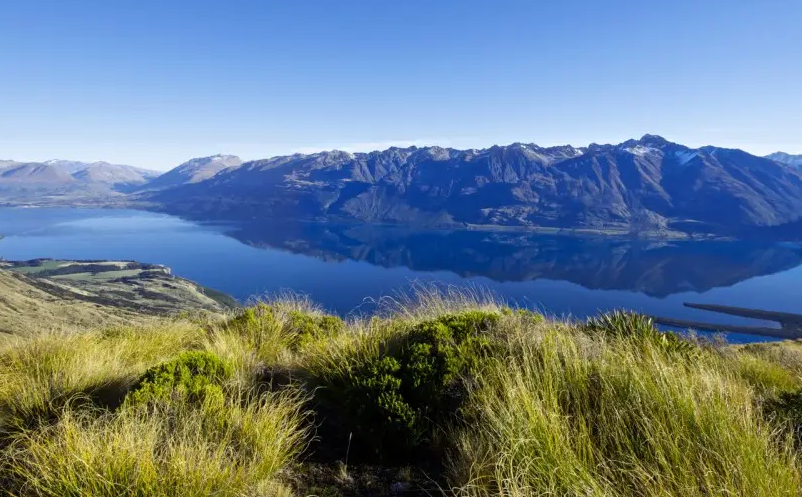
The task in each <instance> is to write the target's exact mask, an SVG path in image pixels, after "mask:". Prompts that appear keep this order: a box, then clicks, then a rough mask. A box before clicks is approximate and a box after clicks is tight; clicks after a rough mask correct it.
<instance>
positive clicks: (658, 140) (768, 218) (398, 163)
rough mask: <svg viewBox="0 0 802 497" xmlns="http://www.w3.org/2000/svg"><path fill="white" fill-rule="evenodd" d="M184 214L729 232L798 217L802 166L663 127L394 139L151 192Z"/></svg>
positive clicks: (263, 163)
mask: <svg viewBox="0 0 802 497" xmlns="http://www.w3.org/2000/svg"><path fill="white" fill-rule="evenodd" d="M143 199H147V200H149V201H151V202H154V203H156V204H158V205H159V206H160V208H162V209H163V210H165V211H167V212H172V213H176V214H181V215H190V216H191V215H200V216H208V217H233V218H237V219H253V218H260V217H273V218H278V217H283V218H287V217H295V218H303V219H317V220H328V219H351V220H355V221H361V222H387V223H400V224H412V225H427V226H437V225H449V226H455V225H463V226H467V225H494V226H507V227H524V228H527V227H545V228H567V227H573V228H588V229H600V230H604V229H624V230H631V231H638V230H645V229H649V230H668V229H679V231H688V230H701V231H712V232H716V233H722V234H723V233H732V232H736V231H739V230H740V229H741V228H759V227H766V226H780V225H784V224H787V223H793V222H796V221H797V220H799V218H800V214H799V213H802V175H800V173H799V172H798V171H794V170H791V169H789V168H787V167H783V166H780V165H779V164H777V163H776V162H775V161H773V160H770V159H766V158H761V157H757V156H754V155H751V154H748V153H746V152H743V151H741V150H738V149H725V148H720V147H713V146H706V147H700V148H690V147H686V146H684V145H681V144H677V143H673V142H670V141H668V140H666V139H664V138H662V137H660V136H657V135H644V136H643V137H642V138H641V139H639V140H627V141H625V142H622V143H619V144H615V145H614V144H604V145H599V144H590V145H589V146H588V147H583V148H576V147H573V146H570V145H566V146H557V147H540V146H538V145H535V144H523V143H513V144H511V145H505V146H499V145H495V146H492V147H489V148H486V149H479V150H477V149H468V150H458V149H451V148H443V147H437V146H432V147H414V146H413V147H407V148H399V147H391V148H388V149H386V150H383V151H373V152H361V153H350V152H343V151H338V150H334V151H323V152H317V153H313V154H293V155H285V156H277V157H271V158H268V159H260V160H254V161H247V162H244V163H243V164H242V165H240V166H238V167H234V168H230V169H227V170H225V171H221V172H220V173H219V174H217V175H215V176H213V177H211V178H209V179H208V180H205V181H201V182H198V183H195V184H191V185H183V186H180V187H177V188H174V189H171V190H167V191H162V192H157V193H153V194H149V195H145V196H144V197H143Z"/></svg>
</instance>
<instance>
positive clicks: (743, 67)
mask: <svg viewBox="0 0 802 497" xmlns="http://www.w3.org/2000/svg"><path fill="white" fill-rule="evenodd" d="M800 19H802V2H800V1H799V0H763V1H757V0H754V1H753V0H737V1H734V0H729V1H720V0H704V1H700V0H693V1H690V0H652V1H642V0H640V1H624V0H608V1H601V0H564V1H548V2H546V1H536V0H529V1H508V0H494V1H478V0H459V1H452V0H437V1H434V0H427V1H419V0H404V1H396V2H394V1H383V0H353V1H349V0H338V1H328V0H318V1H311V0H261V1H237V0H229V1H223V0H220V1H218V2H206V1H202V0H192V1H184V0H170V1H150V0H137V1H133V0H128V1H126V0H120V1H102V0H92V1H89V0H70V1H64V0H55V1H39V0H24V1H23V0H16V1H12V0H5V1H2V2H0V39H2V41H0V74H2V76H0V159H14V160H24V161H43V160H47V159H54V158H59V159H73V160H86V161H94V160H106V161H109V162H115V163H123V164H131V165H135V166H140V167H147V168H151V169H159V170H166V169H169V168H172V167H174V166H176V165H178V164H180V163H181V162H184V161H186V160H188V159H190V158H192V157H201V156H208V155H213V154H216V153H231V154H236V155H239V156H240V157H242V158H243V159H245V160H249V159H257V158H264V157H269V156H273V155H281V154H289V153H294V152H313V151H318V150H323V149H335V148H336V149H341V150H348V151H368V150H374V149H383V148H387V147H389V146H393V145H395V146H406V145H419V146H420V145H441V146H448V147H456V148H482V147H486V146H490V145H492V144H506V143H512V142H516V141H519V142H526V143H537V144H539V145H544V146H546V145H557V144H566V143H568V144H572V145H575V146H584V145H587V144H589V143H591V142H596V143H618V142H621V141H624V140H627V139H629V138H633V137H635V138H637V137H640V136H641V135H643V134H646V133H652V134H659V135H662V136H664V137H666V138H667V139H670V140H672V141H676V142H680V143H684V144H686V145H689V146H701V145H707V144H713V145H719V146H726V147H734V148H742V149H745V150H747V151H749V152H752V153H756V154H761V155H762V154H767V153H770V152H774V151H777V150H782V151H785V152H789V153H802V25H800Z"/></svg>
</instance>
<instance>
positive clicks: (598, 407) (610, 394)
mask: <svg viewBox="0 0 802 497" xmlns="http://www.w3.org/2000/svg"><path fill="white" fill-rule="evenodd" d="M268 306H269V309H268ZM268 310H269V312H268ZM471 310H483V311H487V312H491V313H497V314H498V315H499V316H500V317H499V320H498V324H497V325H495V326H494V328H493V329H492V330H490V332H489V335H488V336H489V337H490V338H492V340H493V341H494V343H495V344H496V345H498V346H497V347H494V348H493V350H494V351H495V352H494V354H495V355H494V356H493V357H492V358H491V359H490V360H489V361H487V362H485V363H484V366H483V367H482V368H479V369H477V370H472V374H473V375H475V377H473V378H471V379H470V381H468V382H466V384H468V385H470V391H469V394H468V396H467V397H466V402H465V404H464V405H462V407H461V410H460V412H459V415H458V416H457V418H456V421H455V422H453V424H451V425H448V426H442V427H439V430H440V432H442V433H445V434H448V438H447V439H446V440H445V443H444V445H445V446H447V448H448V450H447V453H448V457H447V460H446V461H444V465H445V467H446V470H447V471H446V474H444V475H443V477H442V478H439V483H441V484H442V485H443V486H444V487H449V488H453V489H454V493H456V494H458V495H461V496H466V497H468V496H470V497H473V496H477V497H479V496H481V497H484V496H491V495H499V496H505V497H522V496H530V495H532V496H534V495H554V496H569V495H571V496H574V495H575V496H579V495H581V496H593V495H596V496H605V497H606V496H614V497H616V496H621V497H630V496H638V497H641V496H642V497H646V496H666V497H668V496H678V497H679V496H718V495H721V496H735V495H739V496H740V495H746V496H755V497H758V496H775V495H776V496H783V495H789V496H790V495H800V493H802V492H801V491H800V488H802V481H800V479H801V477H800V463H799V455H798V452H797V451H796V449H795V448H794V447H793V444H792V441H791V430H790V429H789V427H788V426H784V425H782V424H780V423H775V421H774V420H773V419H772V418H771V416H767V415H766V413H765V412H764V411H763V407H762V406H763V405H764V403H765V402H767V401H769V400H770V399H772V398H775V397H776V396H777V395H778V394H779V393H782V392H796V391H799V389H800V388H802V379H800V378H801V377H802V346H799V345H798V344H785V345H760V346H749V347H712V346H706V345H702V346H695V347H691V348H687V349H684V348H678V349H669V348H666V347H664V346H661V345H660V343H659V342H655V341H653V340H651V339H649V338H648V334H646V335H637V334H634V335H633V336H628V335H627V333H626V324H625V323H623V326H624V327H623V328H621V329H619V330H617V332H616V335H615V336H611V335H608V334H605V333H603V332H601V331H599V330H596V331H590V330H588V329H586V328H583V327H580V326H577V325H576V324H575V323H570V322H562V321H558V320H554V319H546V320H544V319H542V317H540V316H534V315H532V314H531V313H519V312H515V311H514V310H510V309H509V308H508V307H507V306H506V305H505V303H504V302H501V301H499V300H498V299H496V298H495V297H494V296H493V295H491V294H489V293H487V292H484V291H482V290H480V289H471V290H469V291H465V290H464V289H458V288H456V287H433V286H420V287H419V288H418V293H417V294H416V296H414V297H412V298H410V297H409V296H408V295H404V296H397V297H395V298H386V299H383V300H382V301H381V302H379V305H378V311H377V312H376V313H375V314H373V315H369V316H360V317H354V318H351V319H349V320H348V321H347V323H346V326H345V329H344V330H343V331H340V332H337V333H334V334H331V335H327V336H315V339H314V340H313V341H311V342H310V343H304V344H303V346H301V347H299V346H298V345H297V343H296V344H295V345H291V344H293V343H295V342H294V335H293V334H294V333H296V331H297V330H294V329H293V319H294V316H295V317H297V314H298V313H301V314H310V315H314V316H320V315H321V314H322V311H321V310H320V308H318V307H316V306H314V305H313V304H312V303H310V302H309V301H308V300H306V299H302V298H297V297H292V298H286V297H282V300H279V301H270V302H262V303H258V304H255V305H254V307H252V311H250V314H248V313H246V312H242V313H237V314H235V315H231V316H223V317H220V318H215V319H211V318H210V319H206V320H203V321H198V320H189V319H159V320H153V321H150V322H143V323H137V324H134V325H131V326H125V327H123V326H114V327H110V328H108V327H107V328H103V329H97V330H84V331H81V332H77V333H58V332H43V333H40V334H31V335H30V336H25V337H6V338H4V339H2V340H0V483H3V485H5V487H4V489H3V490H0V495H2V493H3V492H4V491H5V492H6V493H7V494H10V495H20V496H56V495H75V496H78V495H97V496H105V495H109V496H110V495H143V496H144V495H157V496H178V495H198V496H200V495H223V496H261V495H264V496H267V495H276V496H289V495H291V494H292V492H291V489H289V488H288V487H287V486H286V485H285V484H284V483H283V482H284V481H289V480H286V479H285V478H284V476H285V473H286V472H287V471H289V470H288V468H290V467H296V468H297V467H298V466H297V465H296V466H293V464H294V462H297V461H303V460H304V459H303V458H302V457H299V456H300V454H301V453H302V451H303V450H304V447H306V446H307V444H308V443H309V442H310V440H312V439H313V434H314V432H315V430H316V428H317V427H318V426H319V423H320V421H321V420H320V418H315V417H314V416H313V414H314V413H312V414H310V413H308V412H307V410H308V409H310V408H313V407H315V403H314V402H308V399H309V395H310V392H312V391H313V390H314V389H315V388H317V387H319V386H320V384H319V383H317V382H316V381H318V380H320V379H323V380H325V379H326V378H334V379H337V380H338V381H340V380H342V379H347V378H352V377H353V375H354V374H359V372H360V371H361V370H363V369H364V368H363V366H364V365H365V364H371V363H375V360H376V359H377V358H380V357H381V356H382V355H383V354H387V353H388V351H391V350H392V348H393V347H394V346H397V344H398V343H399V339H400V338H401V337H403V336H405V334H406V333H408V332H409V330H410V329H412V328H413V327H415V326H416V325H417V324H419V323H421V322H422V321H426V320H432V319H436V318H439V317H442V316H443V315H445V314H454V313H460V312H464V311H471ZM619 324H621V323H619ZM401 341H402V340H401ZM186 350H204V351H207V352H211V353H213V354H215V355H217V356H218V357H220V358H221V359H222V360H224V361H226V362H227V363H228V364H230V365H231V366H232V369H233V371H234V376H233V380H232V381H231V382H230V384H227V385H224V386H223V391H224V392H225V395H224V396H223V397H216V396H213V397H209V398H208V399H206V400H205V401H203V403H202V404H201V405H193V404H190V403H187V402H183V401H182V402H179V401H176V402H175V403H173V404H164V405H161V404H160V405H158V406H155V407H154V406H150V407H147V408H145V407H141V406H140V407H131V408H127V407H126V406H125V405H122V399H123V397H124V396H125V394H126V393H127V392H128V391H129V389H130V388H131V386H132V385H133V384H134V383H135V382H136V380H137V379H138V378H139V377H140V376H141V375H142V373H143V372H144V371H145V370H146V369H147V368H149V367H151V366H154V365H156V364H159V363H161V362H164V361H167V360H170V359H171V358H173V357H175V356H177V355H178V354H179V353H181V352H183V351H186ZM272 369H277V370H286V371H289V372H291V373H292V374H293V375H295V376H294V377H293V381H290V382H285V383H282V385H280V388H274V386H273V385H272V384H269V382H270V379H269V378H268V377H267V376H266V375H265V371H266V370H272ZM324 383H325V381H324ZM337 401H338V402H348V401H349V399H347V398H342V399H337ZM345 411H347V410H345ZM319 414H320V413H319ZM444 419H445V418H444ZM336 435H337V436H338V437H339V440H341V439H350V434H349V433H340V434H336ZM354 436H359V434H358V433H355V434H354ZM325 442H326V441H325V440H320V441H319V443H325ZM338 443H339V442H338ZM336 449H337V450H336V451H335V452H337V451H339V452H341V450H340V449H342V447H340V446H339V445H338V446H337V447H336ZM339 452H337V453H339ZM332 462H334V461H332ZM418 462H419V461H410V462H409V464H411V465H415V464H416V463H418ZM434 477H435V478H438V477H437V475H435V476H434ZM298 478H299V476H298V475H296V476H295V477H294V479H295V480H297V479H298Z"/></svg>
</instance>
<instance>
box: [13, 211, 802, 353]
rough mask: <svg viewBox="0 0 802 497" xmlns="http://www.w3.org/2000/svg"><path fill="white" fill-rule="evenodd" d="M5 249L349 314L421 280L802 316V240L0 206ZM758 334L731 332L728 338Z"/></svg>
mask: <svg viewBox="0 0 802 497" xmlns="http://www.w3.org/2000/svg"><path fill="white" fill-rule="evenodd" d="M0 235H3V237H4V238H3V239H0V256H2V257H3V258H5V259H8V260H20V259H33V258H39V257H51V258H64V259H128V260H137V261H141V262H150V263H158V264H164V265H166V266H169V267H171V268H172V269H173V272H174V273H175V274H177V275H179V276H182V277H185V278H189V279H191V280H194V281H197V282H198V283H201V284H203V285H206V286H209V287H213V288H216V289H218V290H220V291H223V292H226V293H228V294H230V295H232V296H233V297H235V298H237V299H239V300H241V301H245V300H247V299H248V298H250V297H254V296H260V295H265V294H271V293H276V292H280V291H285V290H290V291H294V292H297V293H301V294H308V295H309V296H310V297H311V298H312V299H313V300H315V301H316V302H318V303H320V304H321V305H323V306H324V307H325V308H326V309H328V310H330V311H332V312H336V313H339V314H343V315H344V314H348V313H350V312H369V311H370V310H371V309H372V304H371V300H370V299H376V298H378V297H381V296H387V295H394V294H397V293H398V292H403V291H406V290H408V289H409V288H410V285H411V284H412V283H413V282H434V283H437V284H444V285H470V286H473V287H475V288H481V289H486V290H489V291H491V292H494V293H495V294H497V295H498V296H499V297H502V298H505V299H507V300H509V301H511V302H513V303H515V304H517V305H521V306H527V307H532V308H538V309H540V310H543V311H546V312H548V313H551V314H556V315H560V316H562V315H571V316H575V317H585V316H588V315H592V314H596V313H597V312H598V311H601V310H609V309H613V308H622V307H623V308H628V309H634V310H637V311H640V312H644V313H647V314H651V315H661V316H666V317H673V318H680V319H690V320H699V321H712V322H720V323H727V324H747V325H765V324H766V323H761V322H756V321H751V320H747V319H743V318H738V317H732V316H726V315H715V314H713V315H711V314H710V313H707V312H704V311H698V310H694V309H689V308H686V307H684V306H683V303H685V302H695V303H715V304H725V305H731V306H740V307H750V308H759V309H767V310H773V311H785V312H796V313H802V299H800V297H799V294H800V292H799V290H800V289H802V246H799V245H797V244H781V243H765V244H760V243H754V242H631V241H625V240H620V239H611V238H578V237H567V236H546V235H538V234H524V233H509V232H478V231H454V232H446V231H412V230H407V229H400V228H387V227H372V226H354V225H348V226H345V225H343V226H336V225H320V224H311V223H308V224H303V223H295V224H289V223H284V224H276V223H267V222H263V223H251V224H206V223H197V222H191V221H186V220H183V219H179V218H177V217H172V216H167V215H162V214H154V213H147V212H139V211H125V210H93V209H15V208H0ZM745 339H749V338H748V337H740V336H737V335H732V336H731V337H730V340H732V341H742V340H745Z"/></svg>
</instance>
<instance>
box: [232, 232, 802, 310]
mask: <svg viewBox="0 0 802 497" xmlns="http://www.w3.org/2000/svg"><path fill="white" fill-rule="evenodd" d="M226 234H227V235H228V236H231V237H233V238H235V239H237V240H239V241H241V242H242V243H245V244H248V245H250V246H253V247H257V248H259V247H261V248H277V249H281V250H285V251H289V252H292V253H297V254H305V255H310V256H314V257H317V258H319V259H322V260H328V261H340V260H346V259H350V260H355V261H365V262H368V263H370V264H373V265H376V266H381V267H388V268H389V267H398V266H404V267H407V268H409V269H412V270H414V271H423V272H431V271H449V272H452V273H455V274H457V275H459V276H461V277H466V278H467V277H473V276H484V277H487V278H490V279H492V280H495V281H498V282H521V281H531V280H537V279H548V280H559V281H568V282H571V283H575V284H578V285H581V286H583V287H585V288H588V289H593V290H626V291H635V292H639V293H643V294H645V295H648V296H650V297H658V298H661V297H666V296H669V295H672V294H675V293H681V292H688V291H691V292H698V293H702V292H705V291H707V290H710V289H712V288H718V287H729V286H732V285H735V284H736V283H739V282H741V281H744V280H746V279H749V278H753V277H756V276H764V275H769V274H774V273H778V272H782V271H786V270H789V269H792V268H794V267H796V266H799V265H800V264H802V247H800V246H798V245H794V244H760V243H753V242H728V241H705V242H693V241H629V240H623V239H618V238H609V237H607V238H604V237H574V236H560V235H542V234H532V233H522V232H504V231H496V232H487V231H484V232H482V231H468V230H465V231H413V230H408V229H400V228H391V227H377V226H368V225H361V226H353V225H340V226H332V225H322V224H313V223H300V224H298V223H293V224H269V225H265V224H260V225H256V224H251V225H239V226H237V227H235V228H234V229H233V230H230V231H228V232H227V233H226Z"/></svg>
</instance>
